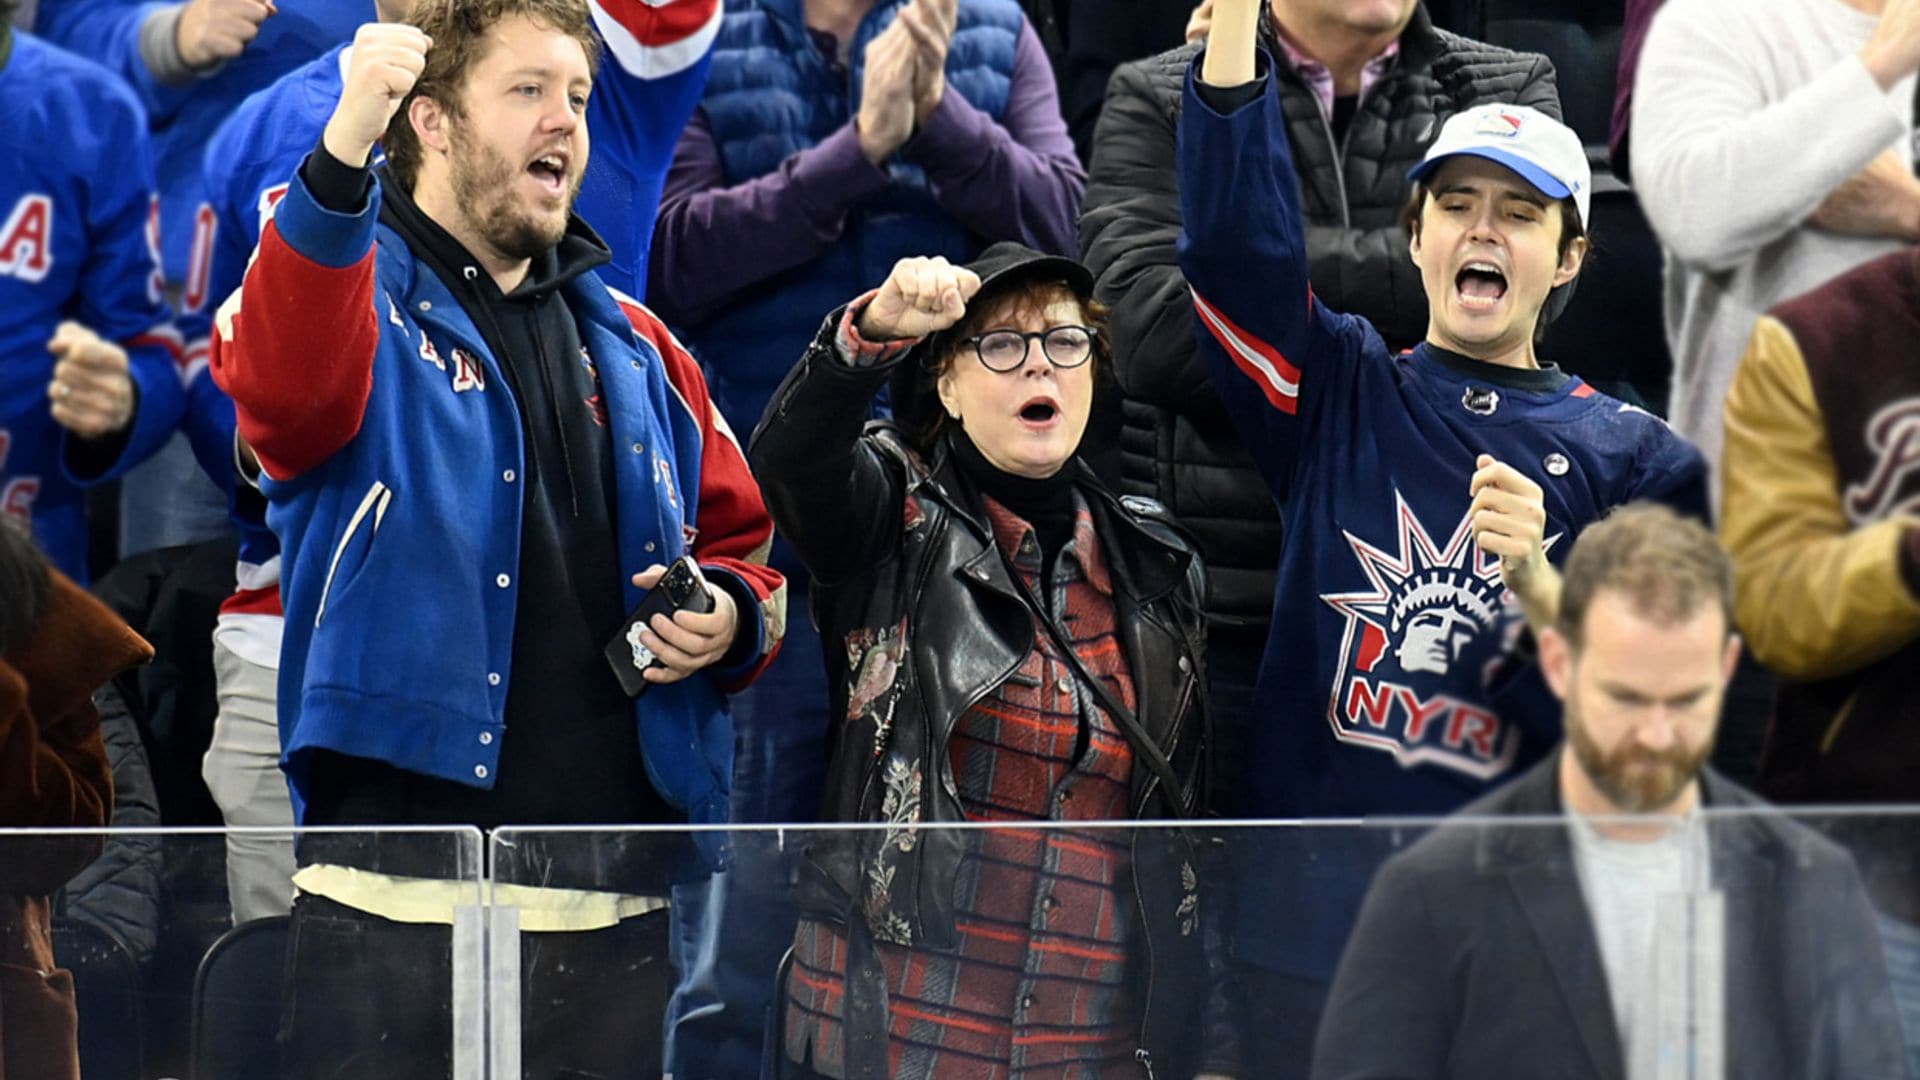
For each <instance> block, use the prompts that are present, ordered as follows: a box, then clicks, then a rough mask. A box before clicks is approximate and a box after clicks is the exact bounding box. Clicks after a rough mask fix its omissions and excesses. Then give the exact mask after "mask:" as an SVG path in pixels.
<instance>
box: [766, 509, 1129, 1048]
mask: <svg viewBox="0 0 1920 1080" xmlns="http://www.w3.org/2000/svg"><path fill="white" fill-rule="evenodd" d="M1075 503H1076V512H1077V520H1076V521H1075V524H1074V530H1073V536H1072V539H1071V541H1070V542H1069V543H1068V544H1067V546H1066V547H1065V548H1064V549H1063V550H1062V551H1061V554H1060V556H1059V558H1058V559H1057V560H1056V561H1055V563H1054V568H1053V574H1052V576H1051V579H1050V580H1047V581H1044V582H1043V581H1042V579H1041V576H1042V568H1041V565H1040V547H1039V543H1038V540H1037V539H1036V537H1035V536H1034V531H1033V529H1032V527H1031V526H1030V525H1028V524H1027V523H1026V522H1025V521H1023V520H1021V519H1020V518H1018V517H1016V516H1014V515H1013V513H1012V512H1010V511H1008V510H1007V509H1006V508H1004V507H1002V506H1001V505H999V504H998V503H996V502H994V501H993V500H992V499H990V498H989V499H987V500H986V508H987V514H988V517H989V520H990V521H991V523H992V526H993V532H994V538H995V540H996V542H997V543H998V545H999V546H1000V549H1001V551H1002V552H1004V553H1006V554H1007V556H1008V561H1009V563H1010V564H1011V565H1012V567H1013V569H1014V571H1015V572H1016V573H1018V574H1019V575H1020V576H1021V577H1022V578H1023V579H1024V580H1025V581H1026V583H1027V585H1028V587H1029V588H1030V589H1032V590H1033V592H1034V594H1035V595H1036V596H1040V597H1042V598H1044V601H1045V602H1046V603H1047V604H1048V605H1049V606H1050V607H1051V609H1052V611H1053V613H1054V615H1055V619H1056V621H1057V622H1058V623H1059V624H1060V626H1061V627H1062V628H1063V630H1064V631H1065V632H1066V634H1067V636H1068V637H1069V638H1070V639H1071V641H1072V644H1073V648H1074V652H1075V653H1076V654H1077V655H1078V656H1079V658H1080V661H1081V663H1083V664H1084V665H1085V666H1086V668H1087V670H1088V671H1090V672H1092V673H1093V674H1094V675H1095V676H1096V677H1097V678H1100V679H1103V680H1105V682H1106V684H1107V687H1108V689H1109V690H1111V691H1112V692H1113V694H1114V695H1115V696H1116V697H1118V698H1119V699H1120V700H1121V701H1122V702H1123V703H1124V704H1125V705H1126V706H1127V707H1128V708H1129V709H1131V708H1132V707H1133V706H1134V694H1133V680H1132V677H1131V674H1130V673H1129V672H1128V670H1127V661H1126V657H1125V655H1124V654H1123V653H1122V651H1121V647H1120V641H1119V638H1118V637H1117V636H1116V634H1115V632H1114V630H1115V627H1114V605H1113V587H1112V581H1111V579H1110V578H1109V576H1108V572H1107V564H1106V561H1105V559H1104V558H1103V557H1102V555H1101V552H1100V545H1099V542H1098V540H1097V539H1096V538H1095V536H1094V531H1093V519H1092V517H1091V515H1090V514H1089V513H1088V510H1087V506H1086V503H1085V502H1084V501H1082V500H1080V499H1079V497H1078V496H1077V495H1076V497H1075ZM949 757H950V760H951V763H952V767H953V775H954V780H955V783H956V786H957V787H958V789H959V793H960V800H961V803H962V805H963V806H964V807H965V809H966V813H967V817H968V819H969V820H973V821H998V822H1022V821H1028V822H1049V821H1115V820H1123V819H1125V818H1126V817H1127V816H1128V806H1127V797H1128V791H1129V779H1130V777H1131V775H1132V772H1133V749H1132V747H1131V746H1129V745H1128V743H1127V741H1126V737H1125V736H1124V735H1123V734H1121V732H1120V730H1119V728H1118V726H1117V725H1116V724H1115V723H1114V721H1113V720H1112V718H1110V717H1109V716H1108V715H1107V714H1106V712H1105V710H1103V709H1102V708H1100V706H1099V704H1098V700H1097V699H1096V698H1095V697H1094V696H1093V695H1092V694H1091V693H1090V692H1089V691H1087V690H1086V689H1084V688H1082V687H1081V686H1079V685H1078V684H1077V681H1076V679H1075V677H1074V672H1073V669H1072V668H1071V667H1070V666H1068V663H1067V661H1066V660H1065V658H1064V657H1063V656H1062V655H1061V653H1060V652H1059V647H1058V646H1057V645H1056V644H1055V642H1054V640H1053V638H1052V636H1051V635H1050V634H1048V633H1047V632H1046V631H1045V630H1044V629H1042V628H1041V627H1040V626H1039V625H1038V623H1037V622H1036V624H1035V627H1034V648H1033V651H1032V652H1031V653H1029V654H1028V655H1027V657H1026V659H1025V660H1024V661H1022V662H1021V664H1020V666H1019V668H1018V669H1016V670H1015V671H1014V673H1013V674H1012V675H1010V676H1009V677H1008V678H1007V680H1006V681H1005V682H1004V683H1002V684H1001V685H1000V686H999V687H997V688H996V689H995V690H994V691H993V692H991V693H989V694H988V695H987V696H986V697H985V698H984V699H982V700H981V701H980V703H979V704H977V705H975V706H974V707H973V708H972V709H971V710H969V711H968V713H967V714H966V715H965V716H963V717H962V718H961V719H960V722H959V723H958V724H957V725H956V728H955V733H954V736H953V739H952V742H951V744H950V746H949ZM972 835H973V836H975V837H977V838H978V841H977V845H976V847H975V849H974V851H973V852H972V853H970V854H969V855H968V856H967V857H966V858H965V859H964V860H963V861H962V863H961V866H960V869H959V873H958V875H957V879H956V881H955V883H954V899H955V911H956V912H957V923H958V930H959V939H960V946H959V949H958V950H957V951H956V952H944V951H942V952H935V951H932V950H928V949H916V948H910V947H906V946H900V945H894V944H889V943H887V942H884V941H883V942H878V943H876V947H877V951H878V955H879V959H880V962H881V965H882V967H883V969H884V970H885V972H886V978H887V989H888V1013H889V1025H888V1027H889V1033H890V1036H891V1044H890V1047H889V1051H890V1054H889V1057H890V1066H891V1067H890V1069H889V1075H891V1076H894V1077H907V1078H920V1077H938V1078H941V1080H960V1078H966V1080H975V1078H978V1080H1010V1078H1015V1077H1018V1078H1020V1080H1093V1078H1096V1077H1097V1078H1102V1080H1105V1078H1113V1077H1122V1078H1125V1077H1139V1076H1142V1075H1144V1074H1143V1072H1142V1070H1141V1069H1140V1067H1139V1065H1138V1064H1136V1063H1135V1060H1134V1050H1135V1048H1136V1046H1137V1045H1138V1039H1139V1034H1140V1033H1139V1029H1138V1023H1139V1015H1138V1009H1137V1007H1136V1003H1135V1002H1134V1001H1133V1000H1132V999H1131V995H1130V994H1129V992H1128V988H1127V986H1126V983H1125V976H1126V967H1127V959H1128V949H1129V944H1130V942H1131V941H1132V940H1133V939H1134V936H1135V925H1134V924H1135V922H1136V921H1137V919H1136V916H1135V914H1134V911H1133V908H1132V906H1131V901H1130V899H1129V885H1128V880H1129V877H1128V874H1129V867H1128V840H1129V837H1128V833H1127V831H1126V830H1124V829H1091V830H1086V831H1080V832H1070V831H1064V830H1055V829H1049V830H1044V831H1043V830H1040V829H1021V828H999V829H994V830H991V831H985V832H980V833H974V834H972ZM846 965H847V941H846V936H845V934H844V933H842V932H841V931H840V930H839V929H838V928H837V927H834V926H832V925H830V924H827V923H822V922H817V921H813V920H802V921H801V923H800V928H799V931H798V933H797V934H796V935H795V940H794V967H793V973H792V978H791V983H790V987H789V1001H788V1006H787V1007H788V1017H787V1052H788V1054H789V1056H791V1057H793V1058H794V1059H795V1060H800V1061H806V1060H807V1059H808V1058H807V1055H808V1049H809V1046H811V1066H812V1068H813V1069H814V1070H815V1071H816V1072H818V1073H820V1074H822V1075H824V1076H828V1077H840V1076H844V1075H845V1058H844V1045H843V1040H844V1028H843V1027H842V1025H841V1022H840V1016H841V1010H842V1008H843V1007H844V1004H845V980H844V973H845V971H846Z"/></svg>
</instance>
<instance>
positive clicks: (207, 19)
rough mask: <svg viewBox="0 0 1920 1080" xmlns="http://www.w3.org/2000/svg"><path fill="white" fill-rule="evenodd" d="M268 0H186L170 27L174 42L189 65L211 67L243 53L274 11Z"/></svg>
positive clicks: (181, 58)
mask: <svg viewBox="0 0 1920 1080" xmlns="http://www.w3.org/2000/svg"><path fill="white" fill-rule="evenodd" d="M273 12H274V7H273V4H272V3H270V2H269V0H188V3H186V4H185V5H183V6H182V7H181V9H180V21H179V22H177V23H175V24H174V27H173V44H174V47H175V48H176V49H178V50H179V51H180V60H181V62H182V63H184V64H186V65H187V66H188V67H190V68H195V69H200V68H210V67H212V66H214V65H215V64H221V63H225V62H226V61H228V60H231V59H233V58H234V57H236V56H239V55H240V54H241V53H243V52H245V51H246V49H247V46H248V45H250V44H252V43H253V39H254V37H255V36H256V35H258V34H259V33H260V24H261V23H263V22H266V21H267V16H269V15H271V14H273Z"/></svg>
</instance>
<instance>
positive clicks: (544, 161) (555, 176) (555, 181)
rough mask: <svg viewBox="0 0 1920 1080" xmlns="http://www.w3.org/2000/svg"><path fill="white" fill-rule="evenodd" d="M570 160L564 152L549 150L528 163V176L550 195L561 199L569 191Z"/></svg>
mask: <svg viewBox="0 0 1920 1080" xmlns="http://www.w3.org/2000/svg"><path fill="white" fill-rule="evenodd" d="M569 164H570V158H569V157H568V154H567V152H566V151H564V150H549V151H547V152H546V153H544V154H541V155H540V156H539V157H537V158H534V159H533V160H532V161H530V162H528V163H527V175H529V176H531V177H533V180H534V183H535V184H537V185H539V186H540V187H541V188H542V189H544V190H545V191H546V192H547V193H548V195H550V196H552V197H556V198H557V197H559V196H561V195H564V194H565V193H566V190H567V166H568V165H569Z"/></svg>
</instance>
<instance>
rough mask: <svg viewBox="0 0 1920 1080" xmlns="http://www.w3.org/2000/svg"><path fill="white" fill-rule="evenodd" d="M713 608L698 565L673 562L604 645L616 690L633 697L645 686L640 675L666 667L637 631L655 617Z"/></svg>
mask: <svg viewBox="0 0 1920 1080" xmlns="http://www.w3.org/2000/svg"><path fill="white" fill-rule="evenodd" d="M713 608H714V603H713V593H712V592H711V591H709V586H708V585H707V579H706V575H704V574H702V573H701V572H700V564H699V563H697V562H694V561H693V558H692V557H691V556H687V555H682V556H681V557H679V558H678V559H675V560H673V562H672V563H671V564H669V565H668V566H667V572H666V573H665V574H663V575H662V576H661V578H660V581H659V583H658V584H656V585H654V587H653V588H652V589H651V590H650V591H649V592H648V593H647V595H645V596H643V597H641V598H640V603H639V604H637V605H635V607H634V609H633V610H632V611H631V612H629V613H628V615H627V617H626V620H625V621H624V622H622V623H621V624H620V631H619V633H616V634H615V635H613V640H612V641H609V642H607V648H606V657H607V664H608V665H609V666H611V667H612V668H613V674H614V677H615V678H617V679H619V680H620V689H622V690H625V691H626V692H627V696H628V697H631V698H637V697H639V696H640V695H641V694H643V693H645V692H646V689H647V686H648V685H649V684H648V683H647V680H646V679H645V677H643V675H642V672H644V671H646V670H647V669H648V668H650V667H665V666H666V665H665V664H663V663H661V662H660V658H659V657H657V656H655V655H653V650H652V649H649V648H647V647H646V646H645V645H643V644H641V642H640V631H642V630H644V629H646V627H647V624H649V623H650V622H652V621H653V617H654V616H655V615H666V616H668V617H672V615H673V613H674V612H676V611H692V612H697V613H699V614H701V615H705V614H708V613H709V612H711V611H712V610H713Z"/></svg>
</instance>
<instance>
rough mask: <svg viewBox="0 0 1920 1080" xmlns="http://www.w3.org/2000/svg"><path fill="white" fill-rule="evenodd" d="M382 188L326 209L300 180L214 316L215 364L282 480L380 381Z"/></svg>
mask: <svg viewBox="0 0 1920 1080" xmlns="http://www.w3.org/2000/svg"><path fill="white" fill-rule="evenodd" d="M379 212H380V198H379V195H378V193H377V188H376V193H375V194H374V195H372V196H370V197H369V198H368V199H367V200H366V206H365V207H363V208H362V209H360V210H359V211H358V212H356V213H353V214H341V213H334V212H332V211H329V210H326V209H324V208H322V207H321V206H320V205H319V204H318V203H317V202H315V201H314V198H313V196H312V194H311V193H309V192H308V190H307V186H306V183H305V181H304V180H303V179H301V178H299V177H296V178H295V179H294V181H293V183H292V184H290V185H289V186H288V188H287V194H286V196H285V197H284V198H282V199H281V200H280V203H279V205H278V206H277V207H276V209H275V212H274V216H273V220H272V221H271V222H269V223H268V225H267V227H266V229H265V231H263V232H262V233H261V236H260V248H259V250H258V251H257V252H256V253H255V255H254V259H253V264H252V265H251V266H249V267H247V272H246V276H245V278H244V279H243V280H242V283H241V286H240V289H239V290H238V291H237V292H235V293H234V294H233V296H232V297H231V298H229V299H228V300H227V302H226V303H225V304H223V305H222V306H221V308H220V312H219V314H218V315H217V316H216V317H215V319H214V335H213V350H212V353H211V356H210V358H209V364H210V366H211V368H212V371H213V378H214V381H215V382H216V383H218V384H219V386H220V389H222V390H225V391H226V392H227V394H228V396H230V397H232V398H233V404H234V413H235V416H236V418H237V419H238V422H239V428H240V436H241V438H243V439H245V440H246V441H247V445H248V446H251V447H252V448H253V451H254V453H255V454H257V455H259V458H260V465H261V467H262V468H263V469H265V470H266V473H267V475H268V476H270V477H272V478H273V479H275V480H288V479H292V478H293V477H295V476H298V475H300V474H302V473H305V472H307V471H309V470H311V469H313V468H314V467H316V466H318V465H319V464H321V463H322V462H324V461H326V460H327V459H328V458H329V457H331V456H333V454H334V453H336V452H337V451H339V450H340V449H341V448H342V447H344V446H346V445H347V443H348V442H350V441H352V439H353V437H354V436H355V435H357V434H359V432H360V422H361V420H362V419H363V418H364V417H365V415H366V408H367V395H368V394H369V393H370V392H371V391H372V389H373V358H374V352H375V350H376V349H377V348H378V347H379V345H380V333H381V322H380V318H379V316H378V314H377V313H376V311H375V308H374V294H375V291H376V290H375V287H374V257H375V249H374V243H373V236H374V225H375V222H376V221H377V220H378V216H379Z"/></svg>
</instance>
